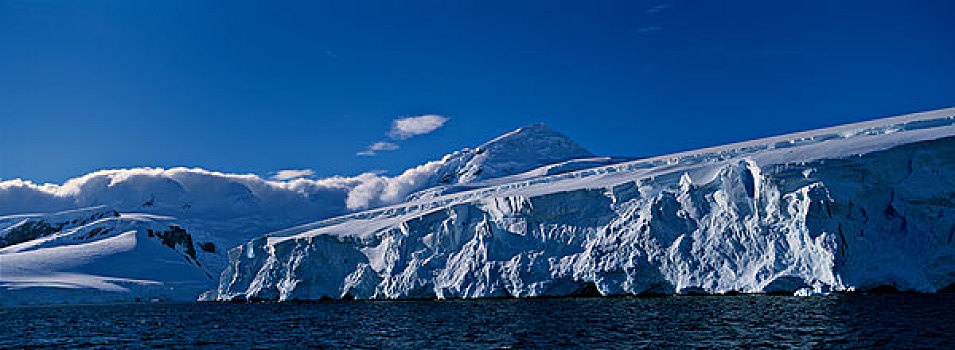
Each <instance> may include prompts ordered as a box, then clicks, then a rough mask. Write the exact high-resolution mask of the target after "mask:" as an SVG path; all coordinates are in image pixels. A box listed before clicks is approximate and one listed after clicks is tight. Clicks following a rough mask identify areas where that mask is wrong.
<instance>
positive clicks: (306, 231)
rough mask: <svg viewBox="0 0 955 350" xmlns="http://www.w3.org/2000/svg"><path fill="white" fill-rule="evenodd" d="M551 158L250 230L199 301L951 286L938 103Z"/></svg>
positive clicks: (948, 139) (951, 201)
mask: <svg viewBox="0 0 955 350" xmlns="http://www.w3.org/2000/svg"><path fill="white" fill-rule="evenodd" d="M484 149H485V147H479V148H477V149H476V150H474V151H473V154H481V153H480V152H481V151H482V150H484ZM488 149H489V148H488ZM503 153H504V154H507V152H506V149H505V150H504V151H503ZM515 153H517V151H515ZM520 154H523V153H520ZM581 156H585V155H584V154H581ZM586 156H589V155H586ZM519 158H521V159H529V158H530V157H524V156H521V157H519ZM571 163H573V162H571ZM564 164H567V163H564ZM580 164H587V163H586V162H582V163H580ZM490 168H491V167H488V168H486V169H484V172H487V171H489V169H490ZM493 168H494V169H498V167H497V166H495V167H493ZM502 168H503V167H502ZM522 168H524V167H522ZM553 168H554V166H547V167H544V168H538V169H537V170H530V171H529V172H525V173H524V174H512V175H506V174H504V173H495V174H494V176H495V177H494V178H485V179H477V180H473V181H462V180H469V179H471V176H472V175H478V176H479V175H482V174H484V172H481V173H478V172H477V171H472V170H469V169H471V168H470V167H468V166H463V167H455V169H456V170H457V171H455V172H453V173H447V172H445V173H444V174H450V176H449V177H448V179H449V180H448V181H443V182H447V183H450V184H449V185H447V186H445V187H441V188H440V189H439V190H432V191H426V192H424V193H422V192H419V193H418V194H417V195H413V196H411V198H410V200H409V201H407V202H404V203H400V204H396V205H391V206H387V207H383V208H379V209H374V210H369V211H362V212H357V213H352V214H347V215H344V216H339V217H335V218H330V219H326V220H322V221H317V222H314V223H310V224H305V225H302V226H298V227H294V228H290V229H286V230H282V231H277V232H274V233H272V234H270V235H268V236H263V237H259V238H256V239H253V240H251V241H249V242H247V243H246V244H243V245H241V246H238V247H236V248H234V249H233V250H231V251H230V252H229V263H228V266H227V268H226V269H225V271H224V272H223V274H222V276H221V278H220V279H219V287H218V290H217V291H216V292H215V293H209V294H207V295H205V296H204V298H207V299H216V300H314V299H322V298H332V299H338V298H359V299H404V298H484V297H534V296H566V295H638V294H646V293H650V294H673V293H676V294H693V293H734V292H740V293H787V294H790V295H792V294H797V295H813V294H825V293H830V292H839V291H851V290H896V289H897V290H909V291H920V292H935V291H939V290H945V289H948V290H950V289H952V288H953V286H955V285H953V284H955V242H953V235H955V109H944V110H938V111H933V112H926V113H918V114H912V115H906V116H901V117H895V118H888V119H880V120H874V121H870V122H864V123H857V124H851V125H845V126H840V127H834V128H828V129H821V130H816V131H810V132H802V133H796V134H790V135H784V136H779V137H772V138H766V139H760V140H755V141H749V142H742V143H735V144H730V145H726V146H721V147H713V148H707V149H702V150H698V151H691V152H685V153H678V154H672V155H666V156H660V157H654V158H647V159H640V160H634V161H629V162H624V163H619V164H611V165H600V166H596V167H590V168H584V169H578V168H577V167H574V166H571V167H570V170H571V171H569V172H564V173H551V172H550V171H549V170H547V169H553ZM441 178H442V179H443V178H444V176H442V177H441ZM465 185H466V186H465ZM439 186H444V185H439ZM455 186H458V187H457V188H456V189H455ZM462 186H464V187H462ZM449 188H450V189H451V190H448V189H449Z"/></svg>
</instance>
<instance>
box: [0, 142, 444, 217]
mask: <svg viewBox="0 0 955 350" xmlns="http://www.w3.org/2000/svg"><path fill="white" fill-rule="evenodd" d="M447 157H448V156H445V158H444V159H441V160H438V161H432V162H428V163H426V164H423V165H420V166H417V167H414V168H411V169H408V170H405V171H404V172H403V173H401V174H400V175H397V176H394V177H389V176H385V175H383V174H381V173H375V172H368V173H364V174H360V175H357V176H353V177H342V176H334V177H330V178H325V179H308V178H302V177H296V178H291V179H287V180H281V181H278V180H277V177H278V176H279V175H280V173H281V172H278V173H277V174H276V176H273V177H272V179H276V180H269V179H265V178H262V177H260V176H258V175H255V174H229V173H221V172H215V171H209V170H205V169H200V168H170V169H163V168H132V169H111V170H100V171H96V172H92V173H89V174H86V175H83V176H80V177H76V178H73V179H69V180H67V181H66V182H64V183H63V184H49V183H48V184H35V183H33V182H30V181H25V180H21V179H14V180H4V181H0V215H9V214H22V213H39V212H54V211H61V210H71V209H77V208H84V207H89V206H94V205H108V206H111V207H113V208H115V209H117V210H119V211H121V212H139V211H147V212H151V213H158V214H162V215H171V216H175V217H199V218H205V219H215V220H231V219H236V218H247V217H260V216H265V217H269V218H270V219H269V221H268V222H263V223H262V225H265V226H262V227H260V226H256V227H250V228H249V229H250V230H253V229H265V230H271V229H280V228H284V227H287V226H288V225H293V224H298V223H301V222H307V221H314V220H320V219H324V218H328V217H331V216H336V215H341V214H344V213H346V212H349V211H353V210H360V209H367V208H374V207H379V206H383V205H389V204H394V203H398V202H401V201H403V200H404V199H405V198H406V197H407V196H408V195H409V194H411V193H413V192H415V191H418V190H421V189H422V188H425V187H427V186H429V185H430V184H431V182H432V181H433V180H434V179H433V177H434V176H435V175H436V174H437V173H438V169H440V167H441V166H443V165H444V164H446V162H447ZM288 171H295V172H298V174H296V175H303V174H306V173H309V172H310V171H309V170H307V169H304V170H286V172H288ZM286 175H288V174H286ZM309 175H310V174H309ZM147 201H148V202H150V203H151V204H150V205H149V206H148V207H144V203H145V202H147ZM257 220H258V219H257ZM253 222H258V221H253ZM259 233H261V232H259Z"/></svg>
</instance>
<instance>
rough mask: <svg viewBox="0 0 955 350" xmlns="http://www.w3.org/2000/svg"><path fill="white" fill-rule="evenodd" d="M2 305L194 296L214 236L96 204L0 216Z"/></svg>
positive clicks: (207, 280)
mask: <svg viewBox="0 0 955 350" xmlns="http://www.w3.org/2000/svg"><path fill="white" fill-rule="evenodd" d="M0 242H2V244H0V304H2V305H18V304H36V303H42V304H50V303H98V302H132V301H149V300H179V301H187V300H194V299H195V298H196V296H198V295H199V293H201V292H202V291H203V290H205V289H208V288H210V287H211V286H213V285H214V279H213V273H215V272H217V271H218V270H208V269H207V268H206V267H205V266H203V265H202V263H201V262H200V261H201V260H204V258H205V257H206V255H209V254H211V252H208V251H206V250H213V249H212V247H213V246H210V245H208V242H200V241H199V240H198V239H194V238H193V235H191V234H190V233H189V232H188V231H186V230H184V229H182V228H181V227H180V226H179V225H178V224H177V223H175V222H174V221H173V220H172V218H169V217H160V216H155V215H149V214H119V213H118V212H117V211H115V210H113V209H112V208H109V207H104V206H100V207H93V208H86V209H82V210H73V211H67V212H61V213H54V214H49V215H15V216H6V217H0Z"/></svg>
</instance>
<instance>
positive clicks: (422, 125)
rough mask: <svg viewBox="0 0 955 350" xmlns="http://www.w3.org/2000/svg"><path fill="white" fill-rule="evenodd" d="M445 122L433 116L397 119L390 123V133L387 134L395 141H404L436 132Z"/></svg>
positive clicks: (445, 120)
mask: <svg viewBox="0 0 955 350" xmlns="http://www.w3.org/2000/svg"><path fill="white" fill-rule="evenodd" d="M447 121H448V118H445V117H442V116H440V115H434V114H428V115H422V116H418V117H408V118H398V119H395V121H394V122H392V123H391V131H389V132H388V136H390V137H391V138H392V139H395V140H406V139H409V138H412V137H415V136H418V135H424V134H427V133H430V132H433V131H435V130H438V128H440V127H441V126H443V125H444V123H445V122H447Z"/></svg>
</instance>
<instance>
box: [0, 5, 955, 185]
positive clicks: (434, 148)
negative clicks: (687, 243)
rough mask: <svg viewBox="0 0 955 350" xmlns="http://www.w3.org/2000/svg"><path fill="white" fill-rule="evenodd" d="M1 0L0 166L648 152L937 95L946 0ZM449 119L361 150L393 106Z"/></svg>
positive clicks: (374, 162)
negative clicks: (507, 135)
mask: <svg viewBox="0 0 955 350" xmlns="http://www.w3.org/2000/svg"><path fill="white" fill-rule="evenodd" d="M343 3H346V2H317V1H306V2H285V1H276V2H273V1H262V2H244V1H240V2H234V1H223V2H213V1H149V2H147V1H118V0H117V1H105V0H103V1H4V2H0V179H10V178H16V177H22V178H24V179H30V180H34V181H38V182H46V181H55V182H61V181H63V180H65V179H67V178H70V177H75V176H79V175H82V174H84V173H87V172H90V171H93V170H97V169H102V168H118V167H134V166H162V167H171V166H197V167H203V168H207V169H212V170H219V171H226V172H242V173H245V172H254V173H259V174H263V175H267V174H269V172H271V171H275V170H279V169H290V168H311V169H315V170H316V171H317V172H318V174H319V175H320V176H329V175H335V174H341V175H353V174H356V173H359V172H362V171H368V170H376V169H382V170H388V171H391V172H392V173H393V172H395V171H400V170H402V169H404V168H407V167H409V166H413V165H416V164H420V163H422V162H424V161H427V160H430V159H435V158H437V157H439V156H441V155H443V154H445V153H448V152H450V151H452V150H455V149H458V148H461V147H466V146H473V145H477V144H479V143H481V142H483V141H485V140H487V139H490V138H492V137H494V136H496V135H498V134H501V133H503V132H506V131H509V130H512V129H514V128H517V127H519V126H521V125H525V124H530V123H535V122H545V123H547V124H549V125H551V126H552V127H554V128H555V129H557V130H560V131H562V132H564V133H566V134H568V135H569V136H570V137H572V138H574V139H575V140H577V141H578V142H579V143H581V144H582V145H584V146H585V147H587V148H589V149H590V150H591V151H593V152H594V153H597V154H604V155H630V156H646V155H657V154H663V153H669V152H675V151H682V150H687V149H693V148H698V147H703V146H712V145H717V144H722V143H727V142H733V141H739V140H745V139H751V138H756V137H762V136H770V135H774V134H780V133H785V132H791V131H799V130H806V129H813V128H819V127H823V126H830V125H836V124H842V123H847V122H854V121H860V120H865V119H871V118H875V117H883V116H890V115H897V114H903V113H908V112H915V111H922V110H929V109H936V108H942V107H950V106H955V17H953V14H955V2H953V1H893V2H882V1H839V2H830V1H798V2H794V3H783V2H777V1H728V2H721V1H720V2H717V1H672V2H670V1H666V2H662V1H622V2H605V1H578V2H552V1H533V2H531V1H527V2H525V1H518V2H510V1H507V2H486V1H473V2H472V1H434V2H413V3H405V2H398V1H381V2H378V1H358V2H354V3H349V4H343ZM420 114H440V115H444V116H447V117H449V118H451V120H450V121H449V122H448V123H447V125H446V126H445V127H444V128H441V129H439V130H438V131H436V132H434V133H433V134H429V135H423V136H419V137H416V138H412V139H410V140H407V141H404V142H403V143H402V148H401V149H400V150H397V151H394V152H384V153H382V154H381V155H380V156H378V157H357V156H355V153H356V152H358V151H361V150H362V149H363V148H364V147H365V146H366V145H368V144H370V143H372V142H375V141H379V140H383V139H385V138H386V135H385V133H386V132H387V130H388V128H389V125H390V123H391V120H392V119H394V118H397V117H404V116H413V115H420Z"/></svg>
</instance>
